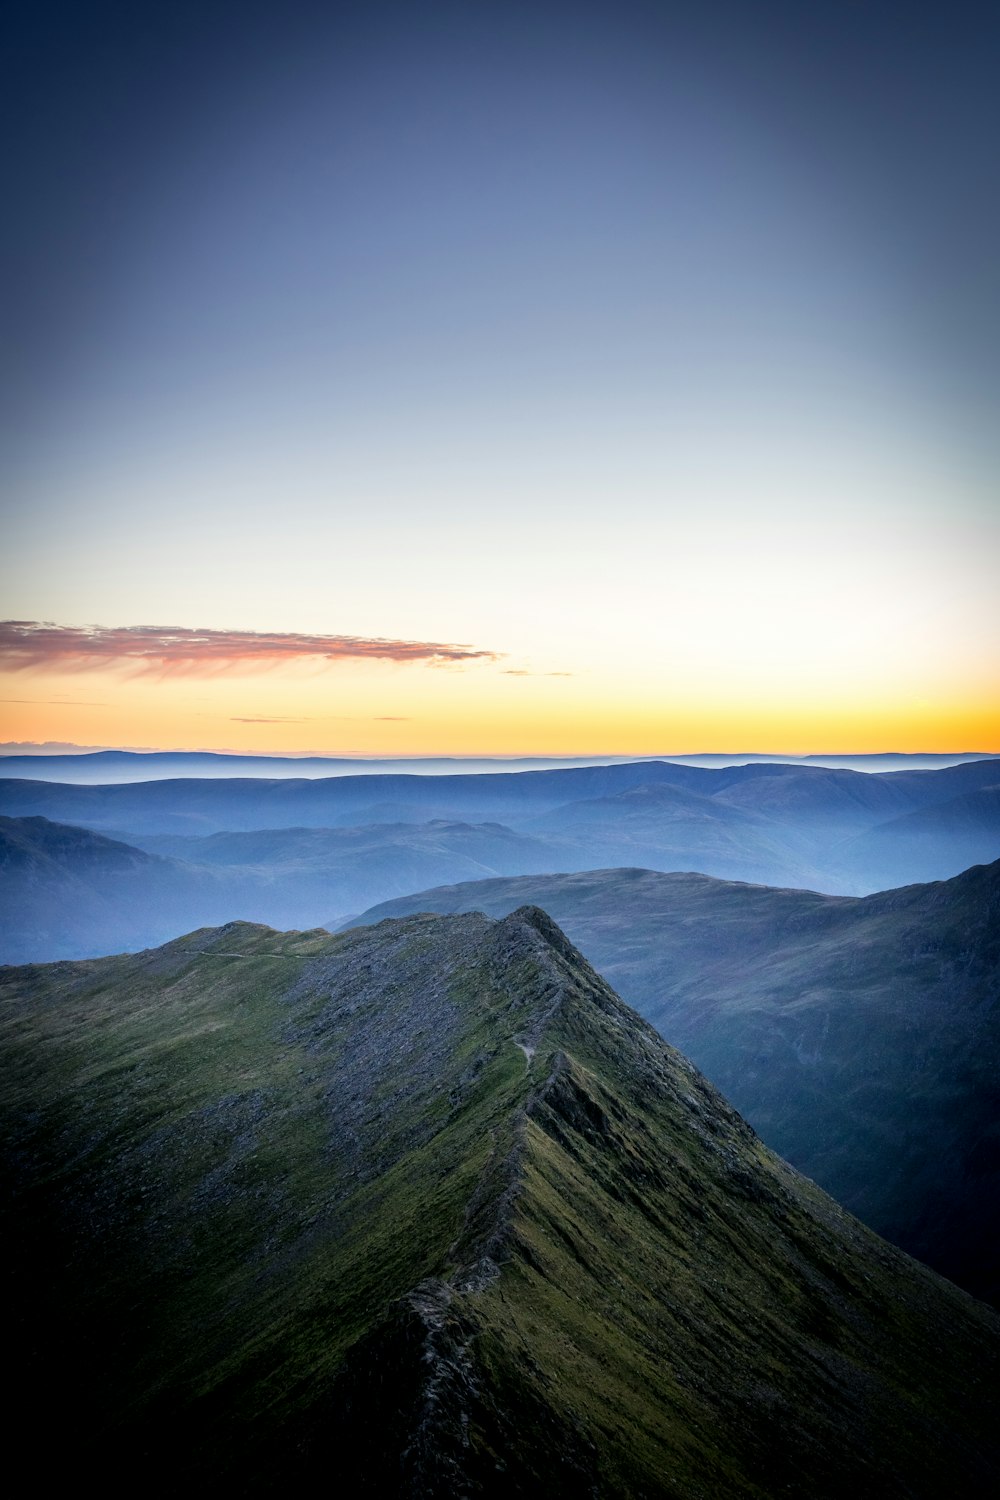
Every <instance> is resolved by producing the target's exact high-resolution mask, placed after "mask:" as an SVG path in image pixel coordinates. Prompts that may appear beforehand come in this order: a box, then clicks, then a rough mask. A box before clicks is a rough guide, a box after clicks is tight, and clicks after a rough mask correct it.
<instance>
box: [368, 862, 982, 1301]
mask: <svg viewBox="0 0 1000 1500" xmlns="http://www.w3.org/2000/svg"><path fill="white" fill-rule="evenodd" d="M525 903H532V904H535V905H537V906H540V907H543V908H544V909H545V910H546V911H547V912H548V913H549V914H550V915H551V916H552V917H553V918H554V919H555V920H556V921H557V922H559V923H560V925H561V926H563V927H564V928H565V930H566V932H567V934H568V935H569V937H570V938H571V940H572V941H573V942H574V943H576V944H577V945H578V946H579V947H580V949H581V950H582V951H583V952H584V953H585V954H586V956H587V958H588V959H589V960H590V961H591V962H592V963H593V964H594V965H595V967H596V968H597V969H598V970H599V971H600V972H601V973H602V974H603V975H604V977H605V978H606V979H607V980H608V981H609V982H610V983H611V984H613V985H614V986H615V988H616V989H617V990H618V991H619V992H620V993H621V995H622V996H623V997H624V998H625V999H626V1000H627V1001H629V1002H630V1003H631V1004H633V1005H634V1006H635V1007H636V1009H637V1010H638V1011H639V1012H640V1014H642V1015H643V1016H645V1018H646V1019H647V1020H648V1021H651V1022H652V1023H653V1024H654V1025H655V1026H656V1027H657V1029H658V1030H659V1031H660V1033H661V1034H662V1035H663V1036H665V1037H666V1038H668V1039H669V1040H670V1041H671V1042H672V1043H674V1044H675V1045H677V1046H678V1047H680V1048H681V1049H682V1050H683V1051H684V1052H685V1053H687V1054H688V1055H689V1056H690V1057H691V1059H692V1060H693V1061H694V1062H695V1063H696V1064H697V1066H698V1067H699V1068H701V1069H702V1070H703V1071H704V1072H705V1073H706V1074H707V1075H708V1077H709V1078H711V1079H712V1081H713V1083H715V1084H716V1085H717V1087H719V1088H720V1089H721V1090H722V1091H723V1093H725V1094H726V1095H727V1097H729V1098H730V1099H731V1100H732V1101H733V1103H734V1104H735V1105H736V1107H737V1109H739V1110H740V1111H741V1113H742V1114H743V1115H745V1116H746V1118H747V1119H748V1120H749V1122H750V1123H751V1125H753V1127H754V1129H756V1130H758V1131H759V1132H760V1134H761V1135H762V1136H763V1138H764V1139H765V1140H766V1141H767V1143H768V1145H769V1146H771V1147H772V1149H774V1150H775V1151H777V1152H779V1153H780V1154H781V1155H782V1156H784V1157H786V1158H787V1159H788V1160H789V1161H790V1162H792V1163H793V1164H794V1165H795V1166H796V1167H798V1168H799V1170H800V1171H802V1172H804V1173H806V1175H807V1176H809V1177H812V1178H814V1179H815V1180H816V1181H817V1182H818V1183H820V1184H821V1186H822V1187H824V1188H825V1189H826V1191H827V1192H829V1193H831V1194H832V1195H833V1196H834V1197H835V1198H837V1199H838V1201H839V1202H841V1203H843V1204H845V1205H846V1206H847V1207H848V1208H850V1209H851V1211H852V1212H854V1213H856V1214H858V1216H859V1217H860V1218H862V1219H864V1220H865V1222H866V1223H868V1224H870V1225H871V1226H872V1227H873V1228H875V1229H877V1230H878V1232H879V1233H881V1234H884V1235H885V1236H886V1237H887V1238H889V1239H891V1240H893V1241H894V1242H895V1243H897V1244H899V1245H901V1246H902V1247H903V1248H904V1249H906V1250H908V1251H909V1252H910V1253H911V1254H913V1255H916V1256H918V1257H919V1258H920V1259H921V1260H924V1261H926V1262H927V1263H928V1264H930V1265H933V1266H935V1267H936V1268H937V1269H938V1270H939V1271H941V1272H943V1273H944V1274H945V1275H947V1276H950V1277H951V1278H953V1279H954V1280H955V1281H958V1282H959V1283H961V1284H962V1285H963V1286H965V1287H967V1288H968V1289H969V1290H971V1291H974V1292H975V1293H976V1294H977V1295H979V1296H983V1297H989V1298H992V1299H994V1300H1000V1258H998V1255H997V1244H998V1242H1000V1095H998V1089H997V1079H996V1056H997V1051H998V1048H1000V862H998V863H995V864H992V865H990V866H988V867H980V868H975V869H971V870H969V871H967V872H966V873H964V874H962V875H959V876H958V877H956V878H954V879H952V880H948V881H945V882H943V883H939V884H931V885H916V886H911V887H908V888H906V889H903V890H893V891H886V892H884V893H882V894H879V895H874V896H868V897H865V898H863V899H851V898H844V897H831V896H821V895H817V894H815V893H813V892H809V891H800V890H771V889H768V888H766V887H761V886H749V885H737V884H729V883H725V882H722V881H718V880H711V879H708V878H706V877H704V876H699V875H683V874H675V875H666V874H656V873H653V872H651V871H649V870H596V871H589V872H587V873H585V874H574V875H554V876H532V877H525V878H522V879H515V880H488V881H478V882H475V883H472V884H466V885H457V886H453V887H451V888H445V889H439V890H430V891H422V892H419V893H418V894H416V895H413V896H409V897H406V898H405V899H403V900H397V901H392V902H387V903H385V904H383V905H381V906H378V907H375V908H374V909H373V910H372V911H369V912H367V913H365V914H364V916H363V917H361V918H359V919H358V921H359V922H361V923H374V922H378V921H380V920H382V919H384V918H388V917H392V918H398V917H401V916H406V915H408V914H410V913H415V912H421V911H432V912H441V913H456V912H469V911H480V912H485V913H487V914H488V915H490V916H493V917H502V916H504V915H505V914H507V913H508V912H510V911H512V910H514V909H515V908H517V907H519V906H521V905H523V904H525Z"/></svg>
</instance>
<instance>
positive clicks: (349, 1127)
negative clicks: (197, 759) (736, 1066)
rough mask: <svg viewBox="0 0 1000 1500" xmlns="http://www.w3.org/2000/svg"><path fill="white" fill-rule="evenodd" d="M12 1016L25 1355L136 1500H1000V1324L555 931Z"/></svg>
mask: <svg viewBox="0 0 1000 1500" xmlns="http://www.w3.org/2000/svg"><path fill="white" fill-rule="evenodd" d="M3 998H4V1016H5V1020H4V1025H3V1028H2V1031H0V1043H2V1047H3V1053H4V1058H5V1061H6V1062H8V1067H7V1068H6V1071H5V1075H4V1076H5V1079H6V1080H7V1081H6V1082H5V1085H4V1096H3V1104H4V1119H5V1141H6V1143H7V1150H6V1152H5V1166H6V1186H7V1192H6V1194H5V1198H4V1202H5V1204H6V1205H7V1208H8V1213H7V1224H6V1226H5V1229H6V1239H7V1243H8V1245H9V1246H10V1247H12V1249H13V1251H14V1264H13V1267H12V1275H13V1281H12V1285H13V1287H14V1296H13V1306H14V1307H15V1309H16V1310H17V1314H18V1316H17V1318H16V1320H15V1321H16V1325H17V1326H16V1327H15V1329H14V1339H13V1342H12V1357H13V1362H14V1365H15V1367H16V1368H18V1369H19V1370H20V1371H21V1373H22V1377H23V1380H22V1386H21V1390H22V1392H23V1394H24V1396H25V1398H26V1402H27V1405H28V1407H29V1408H30V1409H32V1410H35V1409H38V1407H39V1405H40V1406H41V1407H42V1408H43V1409H44V1410H46V1412H48V1413H49V1414H50V1417H51V1420H52V1422H53V1423H54V1424H55V1425H56V1426H57V1428H58V1430H59V1432H60V1434H61V1435H62V1438H63V1440H64V1449H65V1451H66V1452H67V1453H68V1454H72V1455H73V1462H74V1464H75V1465H77V1466H78V1467H80V1468H81V1470H82V1472H87V1473H95V1474H100V1475H101V1477H102V1482H103V1484H104V1486H105V1488H106V1489H107V1490H109V1491H110V1492H113V1493H118V1492H121V1493H124V1492H125V1491H126V1490H128V1491H129V1492H132V1489H134V1484H135V1474H136V1472H137V1466H139V1467H138V1472H140V1473H141V1475H142V1482H143V1487H144V1488H146V1489H149V1490H151V1491H153V1492H158V1493H165V1494H171V1493H177V1492H178V1489H180V1488H183V1487H190V1486H191V1485H192V1484H195V1485H202V1484H204V1483H205V1482H211V1483H213V1484H221V1485H222V1486H223V1487H224V1488H225V1489H227V1490H228V1491H229V1492H234V1491H235V1492H246V1493H273V1492H275V1491H278V1490H287V1487H288V1486H289V1485H290V1484H291V1485H294V1486H302V1485H305V1484H307V1483H308V1484H313V1483H316V1482H321V1481H324V1482H325V1481H326V1480H327V1479H328V1478H329V1476H330V1475H331V1474H333V1473H335V1474H336V1476H337V1479H338V1482H339V1483H340V1484H341V1486H342V1487H346V1488H347V1489H348V1490H349V1491H351V1492H354V1493H362V1494H375V1493H390V1494H399V1495H408V1496H412V1495H428V1496H430V1495H445V1494H454V1493H466V1494H470V1495H475V1494H480V1495H496V1496H499V1495H501V1494H518V1493H520V1494H537V1493H539V1492H540V1490H541V1489H543V1488H544V1489H546V1490H551V1491H552V1492H553V1493H555V1494H565V1495H569V1494H571V1493H572V1494H574V1495H579V1494H580V1493H581V1488H582V1492H583V1493H592V1494H601V1495H604V1494H607V1495H611V1494H614V1495H634V1496H636V1497H638V1496H645V1495H670V1496H674V1495H676V1496H685V1497H686V1496H697V1495H705V1496H721V1497H725V1496H729V1495H731V1496H733V1497H736V1496H738V1495H762V1496H763V1495H772V1494H774V1495H778V1494H785V1493H788V1492H789V1486H791V1492H792V1493H809V1494H815V1495H829V1496H831V1497H832V1496H833V1495H835V1494H843V1493H845V1492H846V1488H847V1487H849V1488H851V1489H856V1490H857V1491H858V1492H859V1493H861V1494H872V1495H875V1494H879V1495H894V1494H898V1495H900V1496H902V1495H904V1494H906V1495H927V1496H928V1497H929V1496H931V1495H938V1494H940V1493H942V1492H943V1491H942V1489H941V1483H942V1476H943V1475H944V1474H945V1473H946V1472H947V1473H948V1474H950V1475H952V1476H954V1475H959V1476H960V1478H961V1481H962V1483H966V1484H978V1483H979V1482H980V1480H981V1478H982V1475H983V1473H984V1472H985V1469H984V1465H987V1464H988V1463H989V1461H990V1454H989V1451H988V1448H987V1444H986V1436H987V1434H988V1431H989V1426H990V1421H989V1414H988V1412H987V1411H986V1407H987V1406H988V1393H989V1386H988V1382H989V1380H990V1378H991V1373H995V1370H996V1359H997V1351H998V1335H997V1324H996V1320H995V1319H994V1318H993V1317H992V1316H991V1315H990V1314H989V1313H988V1312H987V1310H986V1309H984V1308H982V1307H981V1306H979V1305H978V1304H976V1303H974V1302H972V1301H971V1299H969V1298H966V1297H965V1296H964V1295H963V1294H961V1293H959V1292H957V1291H955V1290H954V1289H952V1288H949V1287H948V1286H947V1284H946V1283H943V1282H941V1281H939V1280H938V1279H937V1278H935V1277H934V1276H933V1275H932V1274H931V1273H930V1272H927V1271H924V1270H923V1269H922V1268H920V1267H918V1266H916V1265H915V1264H914V1263H912V1262H910V1261H908V1260H907V1258H906V1257H905V1256H902V1255H900V1254H899V1252H897V1251H894V1250H892V1249H891V1248H890V1247H889V1246H887V1245H885V1244H884V1243H883V1242H881V1241H879V1240H877V1239H876V1238H875V1237H874V1236H872V1235H871V1234H870V1233H869V1232H868V1231H866V1230H864V1229H863V1228H862V1227H861V1226H860V1225H859V1224H857V1223H856V1222H855V1221H853V1220H851V1219H850V1218H849V1217H848V1216H846V1215H844V1214H843V1213H841V1211H840V1210H838V1209H837V1208H836V1207H835V1206H834V1205H833V1204H832V1203H831V1202H830V1201H829V1200H828V1199H826V1198H825V1197H824V1196H823V1195H822V1194H821V1193H819V1191H818V1190H817V1189H815V1188H814V1187H813V1186H812V1185H811V1184H809V1183H806V1182H804V1181H803V1180H802V1179H800V1178H798V1177H797V1176H796V1174H795V1173H794V1172H792V1171H791V1170H790V1169H789V1168H787V1167H785V1166H784V1164H782V1163H780V1162H778V1161H776V1159H775V1158H773V1157H771V1155H770V1153H768V1152H767V1151H766V1150H765V1148H764V1147H763V1146H762V1145H761V1143H760V1142H759V1141H758V1140H757V1138H756V1137H755V1136H754V1135H753V1133H752V1132H751V1131H750V1130H749V1128H748V1127H747V1126H746V1125H745V1124H744V1123H743V1121H742V1120H741V1119H740V1117H739V1116H738V1115H736V1114H735V1113H734V1112H733V1111H732V1110H731V1109H730V1108H729V1106H728V1105H726V1104H725V1102H724V1101H723V1100H722V1099H721V1098H720V1096H718V1095H717V1094H716V1093H715V1091H714V1090H713V1089H712V1088H711V1087H710V1086H709V1085H708V1084H706V1083H705V1081H704V1080H703V1079H702V1078H701V1077H700V1075H698V1074H697V1073H696V1072H695V1070H694V1069H693V1068H692V1067H691V1066H690V1064H688V1063H686V1062H685V1061H684V1059H683V1058H681V1057H680V1056H679V1054H677V1053H675V1052H673V1051H672V1049H670V1048H669V1047H667V1046H666V1045H665V1044H664V1043H663V1042H662V1041H661V1040H660V1038H659V1037H658V1036H657V1035H656V1033H655V1032H654V1031H653V1030H652V1028H650V1027H648V1026H647V1025H645V1024H644V1023H643V1022H642V1021H640V1020H639V1018H638V1017H637V1016H636V1015H635V1014H634V1013H633V1012H632V1011H630V1010H629V1009H628V1007H627V1006H625V1005H624V1004H623V1003H622V1002H621V1001H619V1000H618V999H617V997H616V996H615V995H614V994H613V993H612V992H611V991H610V990H608V989H607V987H606V985H604V983H603V982H602V981H601V980H600V979H599V978H598V977H597V975H596V974H595V973H594V972H593V971H592V970H590V969H589V968H588V966H587V965H586V964H585V963H584V961H583V960H582V959H581V958H580V956H579V954H577V953H576V952H575V951H574V950H573V949H572V948H571V947H570V945H569V944H568V943H567V941H566V939H565V938H564V937H563V936H562V934H561V933H560V932H559V931H558V929H556V928H555V927H554V926H553V925H552V923H551V922H550V921H549V919H548V918H546V917H545V916H544V914H543V913H541V912H535V911H527V912H519V913H516V914H515V915H513V916H511V917H510V918H508V919H507V920H506V921H504V922H500V923H492V922H490V921H488V920H487V919H486V918H483V917H478V916H469V917H457V918H445V919H441V918H437V919H435V918H414V919H411V920H407V921H402V922H386V923H383V924H381V925H380V926H377V927H375V928H371V929H362V930H357V931H353V932H350V933H347V934H342V935H340V936H338V937H333V936H330V935H329V934H325V933H318V932H312V933H292V934H278V933H274V932H271V931H269V930H267V929H262V928H254V927H250V926H247V925H246V924H233V925H232V926H230V927H227V928H223V929H218V930H215V931H207V932H200V933H195V934H191V935H190V936H189V937H187V938H185V939H182V940H180V941H179V942H177V943H173V944H168V945H167V946H166V947H165V948H162V949H157V950H153V951H151V952H148V953H146V954H142V955H136V956H133V957H127V958H120V959H114V960H101V961H92V962H87V963H78V964H58V965H48V966H43V967H36V968H29V969H24V970H12V971H7V973H6V974H5V976H4V982H3ZM14 1430H15V1432H16V1431H18V1425H17V1421H16V1414H15V1426H14ZM807 1482H808V1487H807V1488H805V1487H804V1486H806V1485H807ZM838 1487H839V1488H838Z"/></svg>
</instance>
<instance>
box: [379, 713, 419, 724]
mask: <svg viewBox="0 0 1000 1500" xmlns="http://www.w3.org/2000/svg"><path fill="white" fill-rule="evenodd" d="M373 722H374V723H376V724H409V723H410V722H411V721H410V716H409V714H376V715H375V718H374V721H373Z"/></svg>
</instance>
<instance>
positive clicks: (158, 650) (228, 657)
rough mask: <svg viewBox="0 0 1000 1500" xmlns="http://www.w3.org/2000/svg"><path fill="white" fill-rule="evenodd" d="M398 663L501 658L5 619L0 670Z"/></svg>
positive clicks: (417, 647)
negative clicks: (303, 663)
mask: <svg viewBox="0 0 1000 1500" xmlns="http://www.w3.org/2000/svg"><path fill="white" fill-rule="evenodd" d="M307 660H313V661H358V660H361V661H395V662H428V663H430V664H431V665H436V666H440V665H445V664H450V663H461V662H467V661H496V660H497V653H496V652H495V651H483V650H480V649H478V648H476V647H474V646H468V645H459V644H455V643H445V642H441V641H410V640H387V639H383V638H382V637H380V636H361V635H302V634H299V633H298V632H295V631H289V632H278V631H274V632H268V631H257V630H192V629H189V628H187V627H186V626H174V625H118V626H114V627H111V628H107V627H104V626H100V625H80V626H76V625H53V624H49V623H48V622H46V621H40V620H4V621H0V666H4V667H7V668H8V669H9V670H13V671H60V672H87V671H94V670H97V669H100V668H102V667H104V668H107V667H115V666H121V667H126V668H129V667H131V668H132V669H133V670H134V671H137V672H140V673H145V672H152V673H157V674H161V675H193V674H198V673H201V674H205V673H214V672H220V671H256V670H260V669H261V668H268V667H275V666H279V665H281V664H282V663H285V662H294V661H307Z"/></svg>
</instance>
